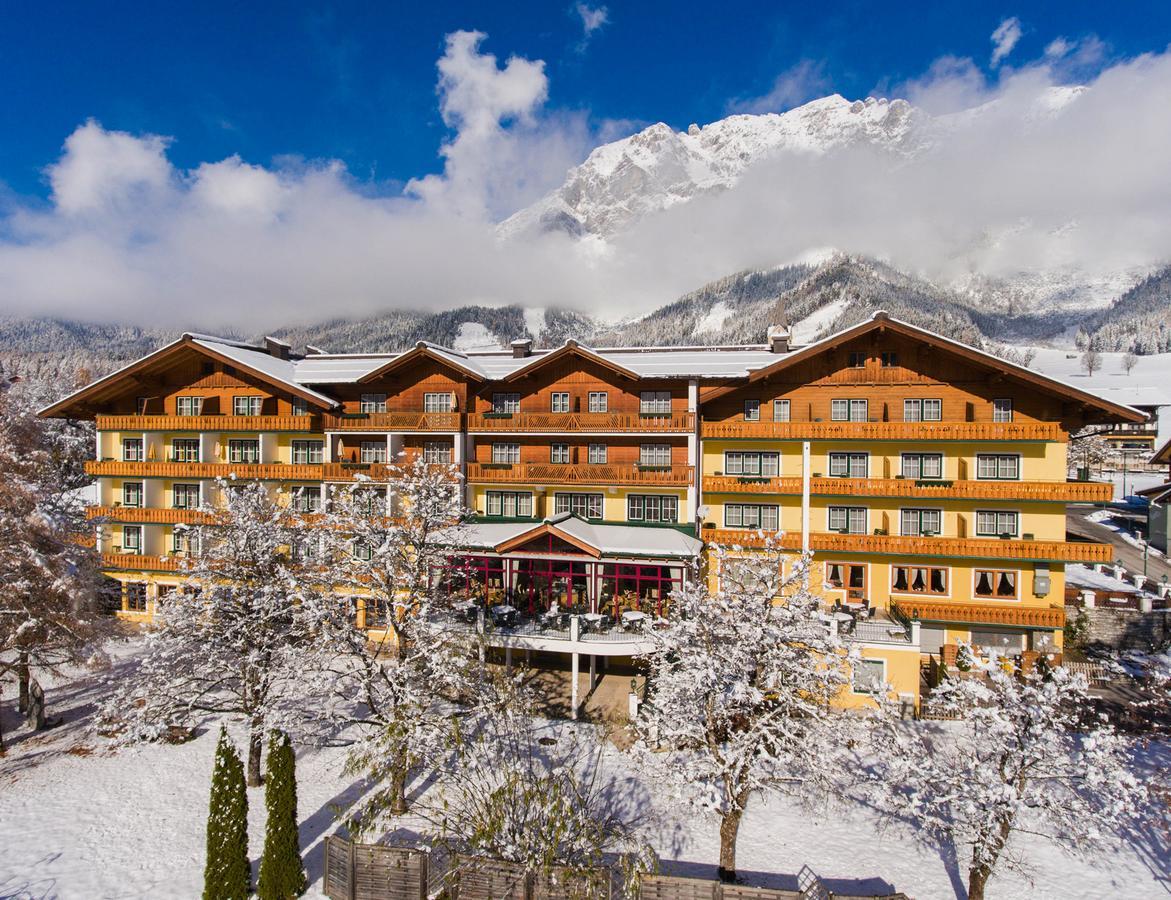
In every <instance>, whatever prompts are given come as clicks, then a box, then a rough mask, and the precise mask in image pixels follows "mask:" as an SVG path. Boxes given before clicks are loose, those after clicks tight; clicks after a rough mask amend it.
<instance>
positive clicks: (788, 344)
mask: <svg viewBox="0 0 1171 900" xmlns="http://www.w3.org/2000/svg"><path fill="white" fill-rule="evenodd" d="M768 349H769V350H770V351H771V352H773V353H788V352H789V351H790V350H792V349H793V330H792V329H791V328H789V326H788V325H771V326H769V330H768Z"/></svg>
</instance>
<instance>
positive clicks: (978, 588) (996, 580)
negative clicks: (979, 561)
mask: <svg viewBox="0 0 1171 900" xmlns="http://www.w3.org/2000/svg"><path fill="white" fill-rule="evenodd" d="M1017 575H1018V573H1017V572H1007V571H1004V570H1002V569H976V571H975V572H974V573H973V579H974V581H973V584H972V593H974V594H975V595H976V596H977V597H984V598H986V599H987V598H991V599H994V600H1015V599H1016V588H1017Z"/></svg>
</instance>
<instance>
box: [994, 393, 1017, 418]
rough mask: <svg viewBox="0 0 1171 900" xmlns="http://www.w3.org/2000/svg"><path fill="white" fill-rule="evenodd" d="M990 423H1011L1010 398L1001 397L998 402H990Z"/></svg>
mask: <svg viewBox="0 0 1171 900" xmlns="http://www.w3.org/2000/svg"><path fill="white" fill-rule="evenodd" d="M992 421H993V422H1011V421H1012V399H1011V398H1010V397H1002V398H1000V399H999V400H993V401H992Z"/></svg>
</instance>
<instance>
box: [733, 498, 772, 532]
mask: <svg viewBox="0 0 1171 900" xmlns="http://www.w3.org/2000/svg"><path fill="white" fill-rule="evenodd" d="M779 523H780V512H779V509H778V507H776V506H770V505H768V504H764V503H725V504H724V525H725V527H727V528H763V529H764V530H765V531H776V530H777V529H778V528H779V527H780V525H779Z"/></svg>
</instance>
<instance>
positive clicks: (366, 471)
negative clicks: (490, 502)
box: [321, 460, 458, 482]
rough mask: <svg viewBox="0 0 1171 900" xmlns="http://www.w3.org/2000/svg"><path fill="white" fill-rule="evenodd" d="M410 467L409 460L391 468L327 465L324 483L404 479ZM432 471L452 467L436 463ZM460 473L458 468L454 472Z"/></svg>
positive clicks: (323, 473) (384, 466) (384, 464)
mask: <svg viewBox="0 0 1171 900" xmlns="http://www.w3.org/2000/svg"><path fill="white" fill-rule="evenodd" d="M409 465H410V462H409V460H408V461H407V462H405V463H402V464H400V465H398V466H397V467H396V466H391V465H389V464H388V463H361V462H335V463H326V464H325V465H324V466H322V467H321V469H322V476H321V477H322V479H323V480H324V481H355V480H357V479H358V478H359V477H360V476H361V477H365V478H368V479H370V480H371V481H378V482H386V481H391V480H394V479H400V478H402V477H403V474H404V472H405V471H407V470H408V468H409ZM428 468H429V469H430V471H432V472H435V471H452V466H451V465H444V464H442V463H436V464H435V465H433V466H429V467H428ZM454 471H456V472H458V467H456V469H455V470H454Z"/></svg>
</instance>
